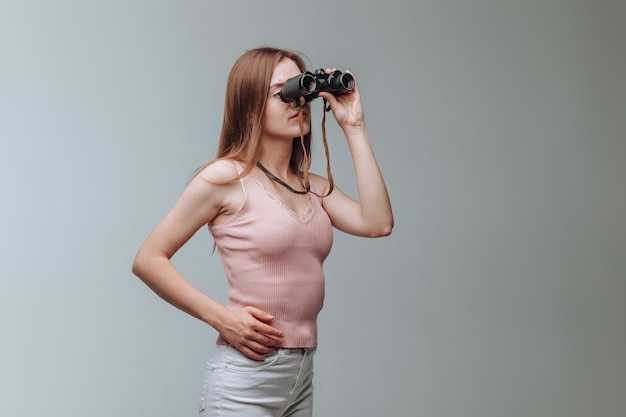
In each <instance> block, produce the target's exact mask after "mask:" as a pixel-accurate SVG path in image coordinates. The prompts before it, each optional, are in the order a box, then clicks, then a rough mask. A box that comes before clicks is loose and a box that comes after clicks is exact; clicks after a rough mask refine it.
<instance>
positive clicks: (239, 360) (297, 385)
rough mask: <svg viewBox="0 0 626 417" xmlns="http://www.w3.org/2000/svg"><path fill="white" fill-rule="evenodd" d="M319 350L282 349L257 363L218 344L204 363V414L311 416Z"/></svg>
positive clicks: (219, 416) (218, 416)
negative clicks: (315, 356) (315, 368)
mask: <svg viewBox="0 0 626 417" xmlns="http://www.w3.org/2000/svg"><path fill="white" fill-rule="evenodd" d="M315 350H316V348H308V349H279V350H278V352H276V353H275V354H273V355H271V356H268V357H267V358H266V359H265V361H255V360H252V359H250V358H248V357H247V356H245V355H244V354H242V353H241V352H239V351H238V350H237V349H236V348H234V347H233V346H231V345H218V346H216V349H215V352H214V354H213V356H212V357H211V359H209V360H208V361H207V363H206V365H205V369H204V377H203V382H202V390H201V394H200V399H199V401H198V411H199V413H200V416H201V417H240V416H241V417H311V416H312V415H313V356H314V354H315Z"/></svg>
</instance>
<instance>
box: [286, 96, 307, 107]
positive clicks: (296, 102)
mask: <svg viewBox="0 0 626 417" xmlns="http://www.w3.org/2000/svg"><path fill="white" fill-rule="evenodd" d="M305 103H306V100H305V99H304V97H298V98H297V99H295V100H294V101H292V102H291V103H289V104H291V105H292V106H293V107H295V108H298V107H300V106H304V104H305Z"/></svg>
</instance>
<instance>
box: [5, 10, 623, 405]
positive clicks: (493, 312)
mask: <svg viewBox="0 0 626 417" xmlns="http://www.w3.org/2000/svg"><path fill="white" fill-rule="evenodd" d="M625 21H626V10H625V3H624V2H623V1H617V0H616V1H608V0H607V1H598V0H593V1H592V0H588V1H575V0H572V1H566V0H541V1H539V0H527V1H502V0H500V1H496V0H491V1H489V0H415V1H408V0H405V1H385V2H382V1H356V0H343V1H328V0H322V1H315V2H304V1H228V2H226V1H222V2H212V1H208V0H203V1H200V0H198V1H190V0H176V1H174V0H171V1H166V0H133V1H128V0H124V1H122V0H110V1H99V2H96V1H85V0H80V1H79V0H75V1H68V0H65V1H61V0H59V1H12V2H10V1H2V2H1V3H0V60H1V62H0V138H1V149H0V174H1V175H0V187H1V194H0V196H1V197H0V226H1V231H0V244H1V246H0V257H1V262H0V285H1V287H0V331H1V334H2V339H1V340H2V341H1V343H0V415H2V416H25V415H33V414H37V415H39V414H42V415H46V416H52V417H57V416H58V417H67V416H81V417H82V416H89V417H111V416H124V417H125V416H128V417H131V416H132V417H136V416H163V417H165V416H167V417H172V416H192V415H195V403H196V398H197V393H198V388H199V379H200V372H201V368H202V366H203V362H204V361H205V359H206V357H207V355H208V354H209V352H210V350H211V348H212V347H211V346H212V344H213V342H214V340H215V336H216V335H215V332H214V331H213V330H212V329H210V328H209V327H208V326H206V325H203V324H202V323H200V322H198V321H196V320H194V319H192V318H189V317H188V316H185V315H184V314H183V313H180V312H178V311H177V310H175V309H173V308H172V307H170V306H169V305H167V304H166V303H164V302H163V301H161V300H160V299H158V298H157V297H156V296H155V295H153V294H152V293H151V292H150V291H149V290H148V289H147V287H145V286H144V285H143V284H142V283H141V282H140V281H139V280H138V279H136V278H134V277H133V276H132V275H131V273H130V264H131V261H132V258H133V256H134V254H135V251H136V250H137V248H138V246H139V245H140V243H141V241H142V240H143V239H144V237H145V236H146V235H147V233H148V232H149V231H150V229H151V228H152V227H153V226H154V225H155V224H156V222H157V221H158V220H159V218H160V217H161V216H162V215H163V214H164V213H165V212H166V211H167V210H168V209H169V208H170V207H171V205H172V204H173V203H174V201H175V200H176V198H177V197H178V195H179V194H180V192H181V190H182V188H183V187H184V184H185V182H186V181H187V179H188V177H189V175H190V173H191V172H192V171H193V170H194V168H196V167H197V166H198V165H200V164H202V163H203V162H205V161H206V160H209V159H211V158H213V156H214V154H215V149H216V145H217V137H218V135H219V129H220V123H221V117H222V102H223V95H224V85H225V80H226V76H227V74H228V71H229V70H230V67H231V66H232V64H233V62H234V60H235V59H236V57H237V56H239V55H240V54H241V53H242V52H243V51H244V50H246V49H248V48H251V47H255V46H258V45H264V44H271V45H278V46H281V47H287V48H295V49H299V50H302V51H304V52H305V53H306V54H307V55H308V57H309V59H310V61H311V63H312V65H313V67H320V66H323V67H326V66H333V67H338V68H342V69H350V70H351V71H353V72H354V73H355V74H356V75H357V77H358V78H359V81H360V85H361V89H362V90H363V99H364V105H365V109H366V120H367V122H368V126H369V129H370V133H371V136H372V139H373V143H374V148H375V150H376V153H377V157H378V159H379V163H380V165H381V167H382V170H383V172H384V174H385V176H386V180H387V183H388V187H389V191H390V193H391V197H392V202H393V206H394V210H395V219H396V227H395V230H394V233H393V234H392V235H391V236H390V237H388V238H384V239H377V240H367V239H358V238H354V237H350V236H345V235H342V234H340V233H336V240H335V247H334V250H333V252H332V254H331V256H330V257H329V259H328V261H327V263H326V275H327V293H328V294H327V299H326V306H325V309H324V311H323V312H322V315H321V317H320V327H321V331H320V343H321V345H320V349H319V352H318V357H317V373H316V390H317V391H316V392H317V394H316V395H317V397H316V415H317V416H359V417H368V416H372V417H380V416H433V417H435V416H436V417H439V416H442V417H449V416H464V417H485V416H511V417H513V416H519V417H528V416H546V417H561V416H562V417H587V416H607V417H608V416H614V417H623V416H624V415H626V395H624V394H625V393H626V327H625V324H624V318H625V316H626V303H625V296H626V256H625V255H626V221H625V219H624V213H626V187H625V186H624V182H625V179H626V164H624V158H625V157H626V140H625V137H626V135H625V131H626V129H625V128H626V126H625V122H624V120H625V119H626V118H625V117H624V116H625V115H626V57H625V55H626V54H625V46H624V45H625V44H626V42H625V41H626V25H625V24H624V22H625ZM319 106H321V103H320V102H315V103H314V107H315V108H316V109H317V110H316V112H317V113H315V114H314V128H315V132H316V136H315V143H314V146H315V156H314V158H315V160H314V165H315V166H314V167H315V170H316V171H318V172H323V171H324V170H323V166H324V165H323V164H324V158H323V154H322V152H321V151H322V146H321V136H320V123H321V117H320V116H321V112H320V111H319ZM339 133H340V132H339V131H338V129H337V128H336V126H335V125H334V121H333V120H330V121H329V138H330V146H331V160H332V163H333V169H334V173H335V176H336V180H337V182H338V184H339V185H340V186H341V187H342V188H343V189H345V190H346V191H347V192H348V193H351V194H353V195H354V193H355V187H354V177H353V174H352V167H351V162H350V158H349V153H348V151H347V147H346V146H345V142H344V140H343V139H342V137H341V136H340V134H339ZM211 246H212V240H211V238H210V236H209V233H208V232H207V231H206V230H203V231H202V232H200V233H198V234H197V235H196V236H195V237H194V238H193V239H192V241H191V242H190V243H189V245H187V246H186V247H185V248H184V249H183V250H182V251H181V252H180V253H179V254H177V255H176V257H175V259H174V261H175V264H176V265H177V266H178V267H179V268H180V269H181V270H182V271H183V272H184V273H185V274H186V275H187V276H188V277H189V279H190V280H191V281H192V282H194V283H195V284H196V285H197V286H199V287H200V288H201V289H203V290H204V291H206V292H207V293H209V294H211V295H212V296H214V297H215V298H217V299H219V300H222V301H223V300H225V295H226V294H225V289H226V287H225V282H224V276H223V273H222V269H221V264H220V261H219V256H218V255H213V256H212V255H211Z"/></svg>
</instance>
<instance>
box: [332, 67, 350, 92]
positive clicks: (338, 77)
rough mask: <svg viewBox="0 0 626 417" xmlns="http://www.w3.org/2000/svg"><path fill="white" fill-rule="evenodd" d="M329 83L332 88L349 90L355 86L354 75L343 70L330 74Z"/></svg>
mask: <svg viewBox="0 0 626 417" xmlns="http://www.w3.org/2000/svg"><path fill="white" fill-rule="evenodd" d="M328 85H329V86H330V88H331V89H332V90H336V91H349V90H352V89H353V88H354V77H353V76H352V75H350V74H348V73H347V72H346V73H343V72H341V71H334V72H332V73H330V74H328Z"/></svg>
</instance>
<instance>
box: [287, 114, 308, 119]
mask: <svg viewBox="0 0 626 417" xmlns="http://www.w3.org/2000/svg"><path fill="white" fill-rule="evenodd" d="M299 114H300V113H296V114H294V115H293V116H291V117H290V118H289V119H297V118H298V115H299ZM306 116H307V114H306V112H302V118H303V119H306Z"/></svg>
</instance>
